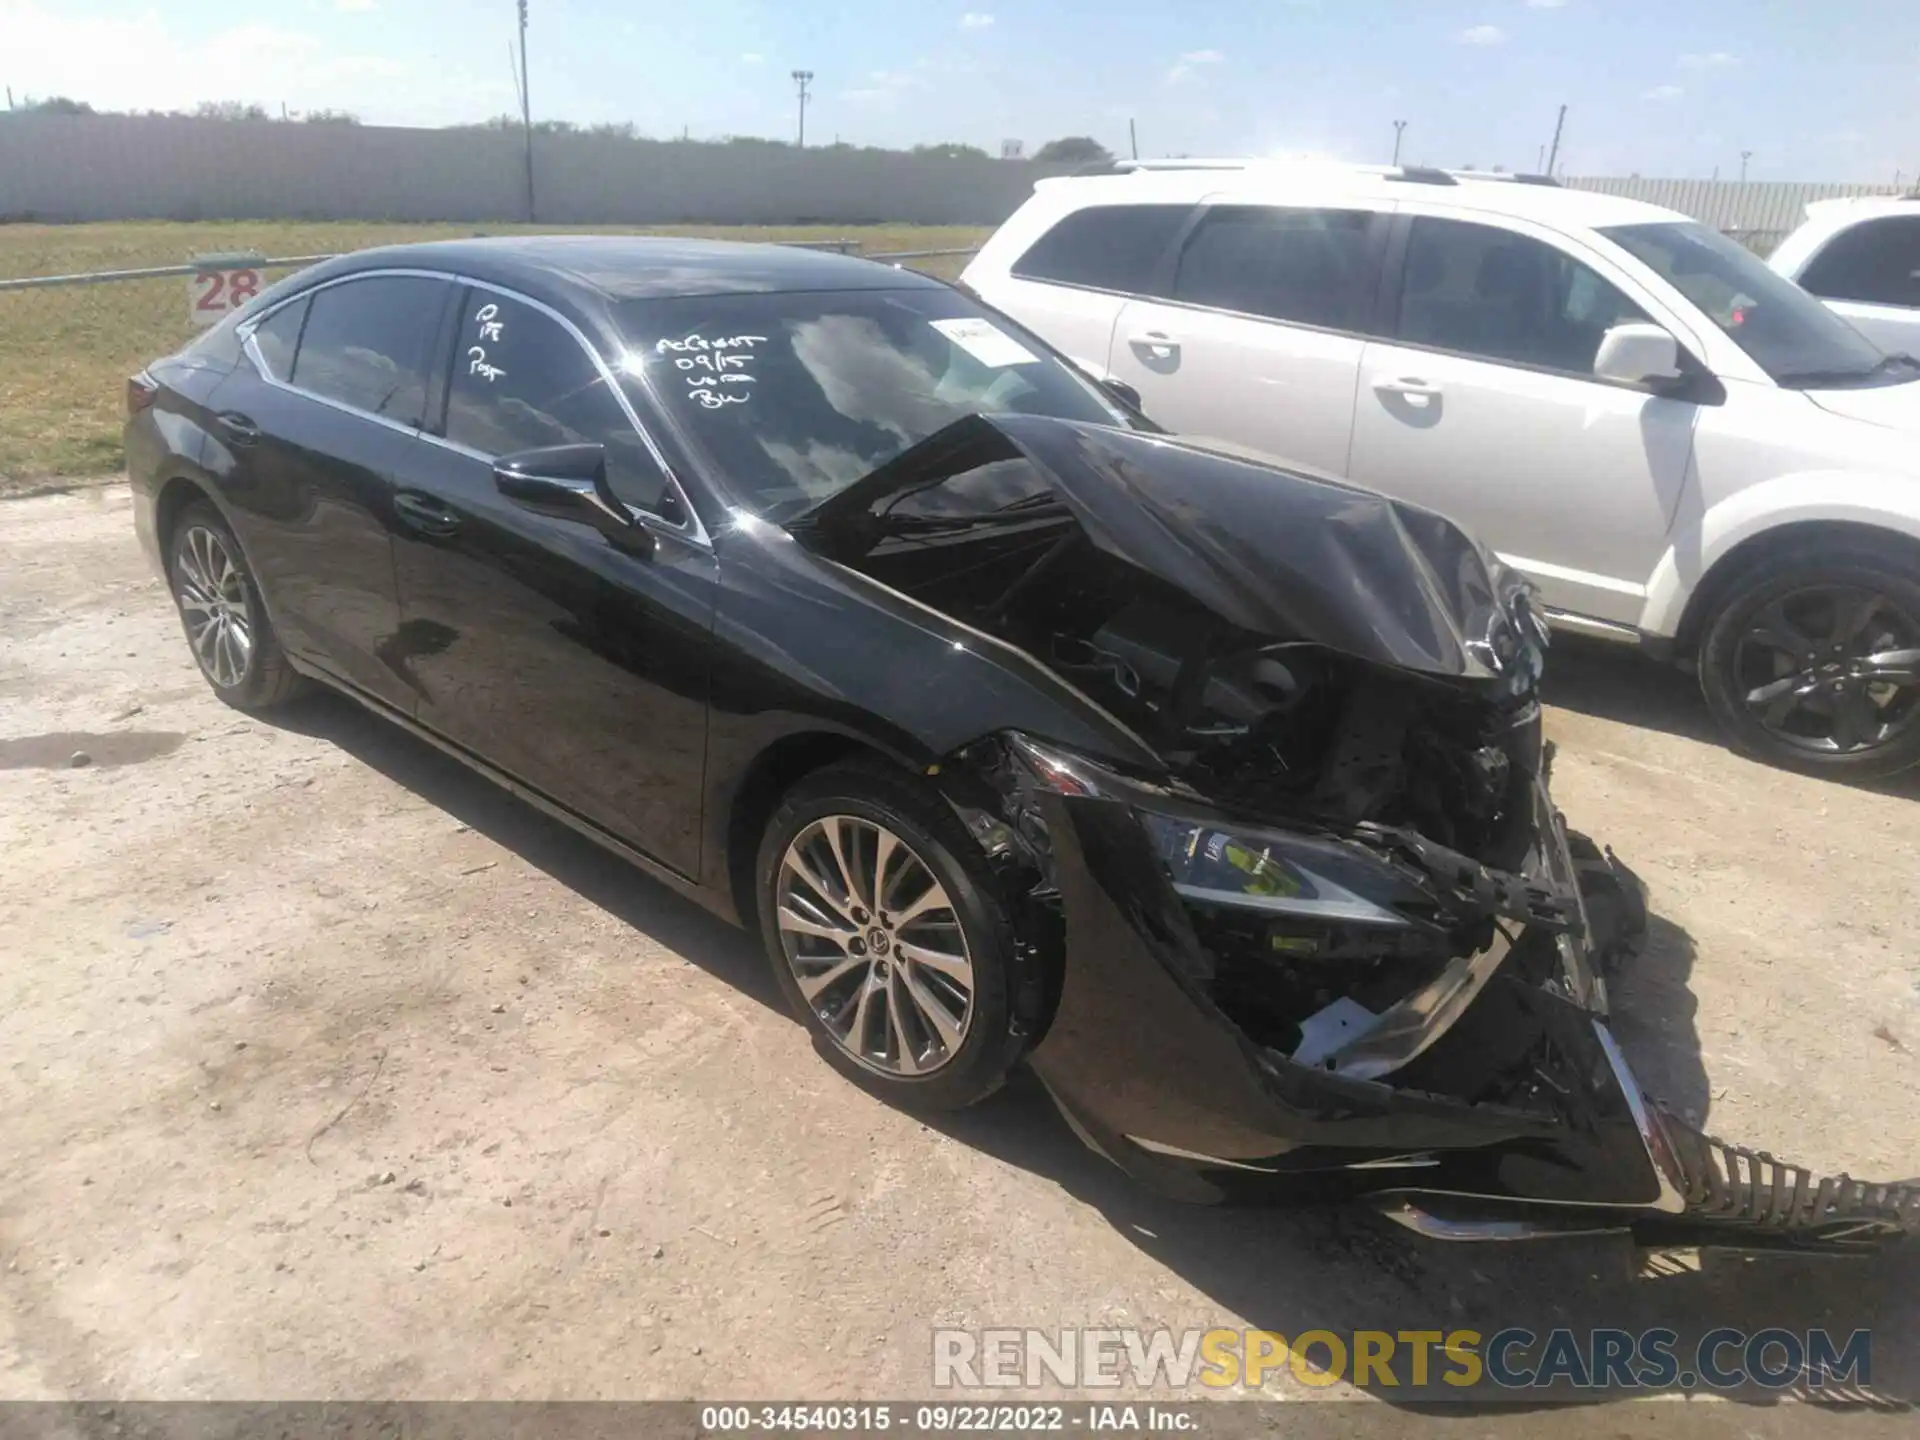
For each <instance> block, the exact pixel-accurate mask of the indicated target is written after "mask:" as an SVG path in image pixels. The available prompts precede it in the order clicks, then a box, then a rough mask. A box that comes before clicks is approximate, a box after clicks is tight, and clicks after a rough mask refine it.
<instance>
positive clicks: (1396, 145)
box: [1393, 120, 1407, 165]
mask: <svg viewBox="0 0 1920 1440" xmlns="http://www.w3.org/2000/svg"><path fill="white" fill-rule="evenodd" d="M1406 128H1407V122H1406V121H1404V120H1396V121H1394V122H1393V163H1394V164H1396V165H1398V164H1399V163H1400V136H1401V135H1402V134H1403V133H1404V132H1405V131H1406Z"/></svg>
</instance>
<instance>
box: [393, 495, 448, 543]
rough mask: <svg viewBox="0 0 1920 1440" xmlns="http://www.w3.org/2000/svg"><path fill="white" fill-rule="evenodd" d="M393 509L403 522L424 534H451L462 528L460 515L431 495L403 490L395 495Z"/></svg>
mask: <svg viewBox="0 0 1920 1440" xmlns="http://www.w3.org/2000/svg"><path fill="white" fill-rule="evenodd" d="M393 510H394V513H395V514H396V515H398V516H399V517H400V521H401V523H402V524H404V525H406V526H408V527H409V528H410V529H414V530H418V531H419V532H420V533H421V534H423V535H451V534H453V532H454V531H456V530H458V529H459V528H460V517H459V516H458V515H456V514H455V513H454V512H453V511H451V510H449V509H448V508H447V507H446V506H445V505H442V504H441V503H440V502H439V501H438V500H435V499H434V498H433V497H432V496H430V495H416V494H414V493H412V492H411V491H407V490H402V491H401V492H400V493H399V494H397V495H395V496H394V497H393Z"/></svg>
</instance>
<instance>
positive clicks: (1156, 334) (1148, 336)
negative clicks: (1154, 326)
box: [1127, 330, 1180, 360]
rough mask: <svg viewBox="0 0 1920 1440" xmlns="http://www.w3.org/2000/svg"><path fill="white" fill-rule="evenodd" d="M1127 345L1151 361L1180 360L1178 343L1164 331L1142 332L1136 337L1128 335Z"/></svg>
mask: <svg viewBox="0 0 1920 1440" xmlns="http://www.w3.org/2000/svg"><path fill="white" fill-rule="evenodd" d="M1127 344H1129V345H1131V346H1132V347H1133V348H1134V349H1135V350H1137V351H1139V352H1141V353H1142V354H1143V355H1146V356H1147V357H1148V358H1149V359H1153V360H1177V359H1179V358H1180V342H1179V341H1178V340H1176V339H1174V338H1173V337H1172V336H1171V335H1169V334H1167V333H1166V332H1165V331H1164V330H1143V331H1141V332H1140V333H1139V334H1137V335H1129V336H1128V337H1127Z"/></svg>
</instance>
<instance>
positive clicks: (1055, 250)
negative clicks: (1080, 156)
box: [1013, 205, 1193, 295]
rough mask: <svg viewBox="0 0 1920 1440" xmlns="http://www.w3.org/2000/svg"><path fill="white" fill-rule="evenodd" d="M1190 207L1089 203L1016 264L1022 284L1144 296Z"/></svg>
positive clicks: (1067, 217) (1065, 219)
mask: <svg viewBox="0 0 1920 1440" xmlns="http://www.w3.org/2000/svg"><path fill="white" fill-rule="evenodd" d="M1192 211H1193V207H1192V206H1190V205H1089V206H1088V207H1087V208H1086V209H1084V210H1076V211H1074V212H1073V214H1071V215H1068V216H1066V217H1065V218H1064V219H1062V220H1061V221H1060V222H1059V223H1058V224H1056V225H1055V226H1054V227H1053V228H1052V229H1051V230H1049V231H1048V232H1047V233H1046V234H1044V235H1042V236H1041V237H1040V238H1039V239H1038V240H1036V241H1034V243H1033V246H1032V248H1030V249H1029V250H1028V251H1027V253H1026V254H1024V255H1022V256H1021V257H1020V258H1019V259H1018V260H1016V261H1015V262H1014V265H1013V273H1014V275H1015V277H1016V278H1018V279H1021V280H1050V281H1053V282H1055V283H1057V284H1061V285H1084V286H1086V287H1087V288H1088V289H1092V290H1117V291H1119V292H1120V293H1122V294H1125V295H1144V294H1147V293H1148V285H1149V283H1150V282H1151V280H1152V278H1153V271H1154V267H1155V266H1156V265H1158V264H1159V261H1160V257H1161V256H1162V255H1164V254H1166V252H1167V247H1168V246H1169V245H1171V244H1172V243H1173V240H1174V237H1175V236H1176V235H1178V234H1179V233H1180V227H1181V226H1182V225H1184V224H1185V223H1186V220H1187V216H1188V215H1190V214H1191V213H1192Z"/></svg>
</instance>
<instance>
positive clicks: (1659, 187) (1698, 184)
mask: <svg viewBox="0 0 1920 1440" xmlns="http://www.w3.org/2000/svg"><path fill="white" fill-rule="evenodd" d="M1562 183H1563V184H1566V185H1568V186H1571V187H1572V188H1574V189H1576V190H1598V191H1601V192H1603V193H1604V194H1608V195H1621V196H1625V197H1626V198H1627V199H1629V200H1644V201H1646V202H1647V203H1648V204H1649V205H1664V206H1666V208H1667V209H1669V210H1678V211H1679V212H1680V213H1681V214H1682V215H1690V216H1692V217H1693V218H1694V219H1695V220H1698V221H1699V222H1700V223H1701V224H1702V225H1711V226H1713V227H1714V229H1716V230H1768V231H1773V232H1775V233H1776V234H1782V235H1784V234H1785V233H1786V232H1787V231H1789V230H1796V229H1798V228H1799V226H1800V222H1801V221H1802V220H1804V219H1806V218H1807V216H1806V211H1807V204H1808V202H1809V201H1813V200H1832V199H1836V198H1838V197H1840V196H1843V195H1897V194H1899V193H1901V192H1900V191H1898V190H1896V189H1894V188H1893V187H1892V186H1891V185H1838V184H1834V185H1828V184H1820V183H1808V184H1798V183H1784V184H1783V183H1776V182H1774V181H1761V180H1749V181H1745V182H1742V181H1739V180H1646V179H1642V178H1640V177H1639V176H1634V177H1633V178H1632V179H1628V180H1608V179H1578V180H1574V179H1569V180H1566V181H1563V182H1562Z"/></svg>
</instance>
